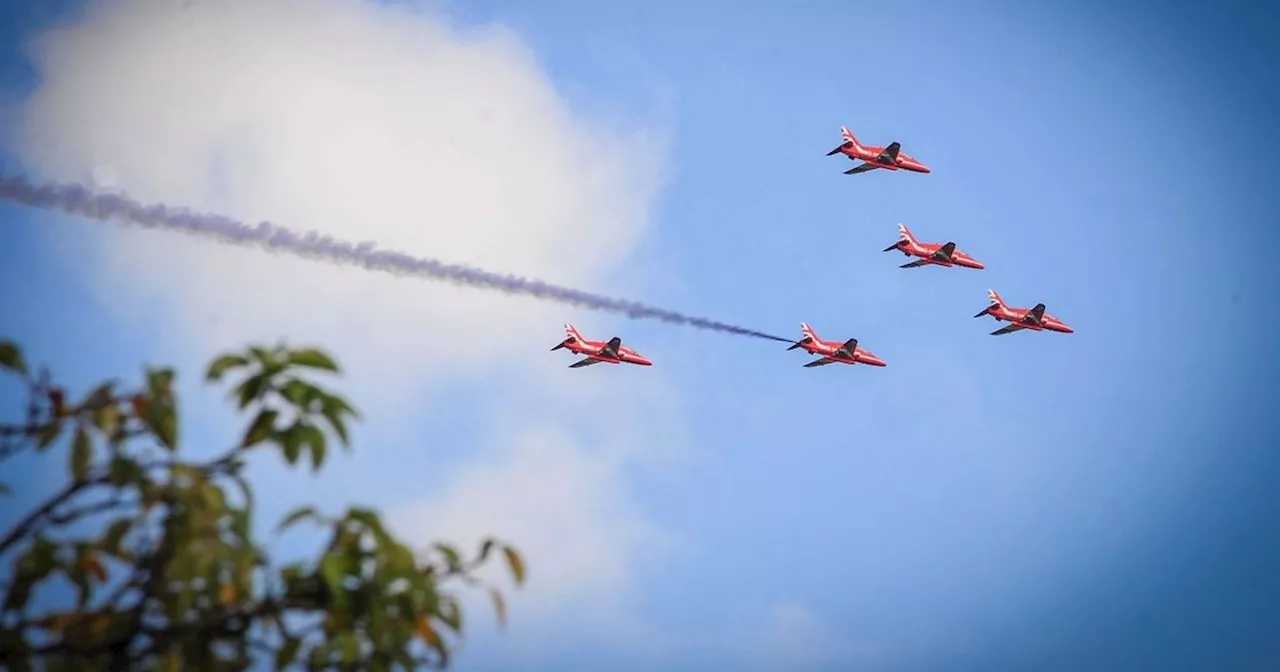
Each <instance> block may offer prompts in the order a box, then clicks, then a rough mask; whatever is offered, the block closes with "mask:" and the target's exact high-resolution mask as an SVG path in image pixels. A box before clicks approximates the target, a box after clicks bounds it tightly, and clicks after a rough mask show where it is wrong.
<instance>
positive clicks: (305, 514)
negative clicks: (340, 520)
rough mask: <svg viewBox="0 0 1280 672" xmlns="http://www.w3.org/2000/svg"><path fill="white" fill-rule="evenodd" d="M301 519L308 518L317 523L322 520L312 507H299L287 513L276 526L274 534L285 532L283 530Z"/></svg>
mask: <svg viewBox="0 0 1280 672" xmlns="http://www.w3.org/2000/svg"><path fill="white" fill-rule="evenodd" d="M303 518H310V519H312V520H314V521H317V522H321V521H323V520H324V519H323V518H321V517H320V514H318V513H316V509H315V507H314V506H300V507H298V508H296V509H294V510H293V511H291V512H289V515H287V516H285V517H284V519H283V520H281V521H280V524H279V525H276V532H283V531H285V529H287V528H289V527H290V526H291V525H293V524H294V523H297V522H298V521H300V520H302V519H303Z"/></svg>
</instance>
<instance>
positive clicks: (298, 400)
mask: <svg viewBox="0 0 1280 672" xmlns="http://www.w3.org/2000/svg"><path fill="white" fill-rule="evenodd" d="M280 394H282V395H284V398H285V399H288V400H289V403H291V404H293V405H294V406H298V407H299V408H302V407H305V406H306V402H307V400H308V399H310V398H312V397H314V396H315V395H316V388H315V387H314V386H311V385H308V384H306V383H304V382H302V381H301V380H298V379H297V378H290V379H289V380H288V381H286V382H285V384H284V385H281V386H280Z"/></svg>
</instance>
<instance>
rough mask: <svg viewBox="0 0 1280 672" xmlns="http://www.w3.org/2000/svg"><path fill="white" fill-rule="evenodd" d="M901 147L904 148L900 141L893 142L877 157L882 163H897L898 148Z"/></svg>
mask: <svg viewBox="0 0 1280 672" xmlns="http://www.w3.org/2000/svg"><path fill="white" fill-rule="evenodd" d="M900 149H902V145H901V144H900V143H897V142H891V143H889V146H888V147H885V148H884V151H883V152H880V156H877V157H876V161H879V162H881V163H897V162H898V150H900Z"/></svg>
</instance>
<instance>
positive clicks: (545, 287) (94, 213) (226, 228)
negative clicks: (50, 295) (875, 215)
mask: <svg viewBox="0 0 1280 672" xmlns="http://www.w3.org/2000/svg"><path fill="white" fill-rule="evenodd" d="M0 198H3V199H5V200H7V201H13V202H15V203H21V204H23V205H29V206H34V207H38V208H45V209H56V210H61V211H63V212H67V213H70V214H73V215H80V216H82V217H88V218H90V219H97V220H103V221H106V220H115V221H120V222H123V223H127V224H136V225H138V226H145V227H148V228H156V227H160V228H165V229H171V230H174V231H181V232H184V233H191V234H196V235H202V236H205V237H207V238H213V239H216V240H219V241H221V242H224V243H235V244H240V245H258V246H262V247H265V248H266V249H267V250H271V251H284V252H291V253H293V254H296V255H298V256H301V257H306V258H309V259H316V260H320V261H328V262H331V263H335V264H355V265H357V266H363V267H365V268H368V269H371V270H375V271H384V272H387V273H393V274H397V275H415V276H418V277H423V278H433V279H437V280H446V281H449V282H453V283H455V284H459V285H465V286H469V287H480V288H484V289H496V290H499V291H502V292H506V293H508V294H525V295H528V296H535V297H538V298H540V299H546V300H550V301H559V302H560V303H567V304H570V305H575V306H582V307H585V308H591V309H594V310H603V311H609V312H613V313H621V314H624V315H626V316H628V317H631V318H633V319H635V318H651V319H658V320H662V321H664V322H671V323H674V324H686V325H689V326H692V327H697V328H699V329H710V330H713V331H722V332H726V333H730V334H739V335H742V336H754V337H755V338H765V339H769V340H773V341H781V342H783V343H790V342H792V341H793V340H794V339H790V338H782V337H780V336H773V335H770V334H766V333H764V332H760V331H755V330H752V329H747V328H745V327H738V326H734V325H732V324H725V323H723V322H716V321H715V320H708V319H704V318H701V317H690V316H688V315H683V314H681V313H677V312H675V311H671V310H664V309H662V308H655V307H653V306H646V305H645V304H643V303H638V302H636V301H627V300H623V299H613V298H609V297H606V296H600V295H598V294H590V293H588V292H583V291H579V290H576V289H571V288H569V287H560V286H557V285H552V284H548V283H545V282H543V281H541V280H530V279H528V278H521V277H518V276H514V275H502V274H499V273H491V272H489V271H485V270H481V269H478V268H472V267H469V266H461V265H457V264H446V263H444V262H442V261H438V260H435V259H424V258H422V257H414V256H411V255H408V254H405V253H403V252H395V251H391V250H375V249H374V243H372V242H363V243H355V244H353V243H349V242H346V241H342V240H335V239H334V238H331V237H329V236H325V235H320V234H318V233H316V232H314V231H310V232H307V233H304V234H298V233H295V232H294V231H291V230H289V229H286V228H284V227H282V226H277V225H275V224H272V223H270V222H259V223H258V224H256V225H253V226H250V225H248V224H245V223H244V222H239V221H236V220H234V219H231V218H229V217H223V216H222V215H209V214H199V213H193V212H189V211H188V210H186V209H184V208H170V207H168V206H166V205H163V204H153V205H143V204H142V203H139V202H137V201H135V200H133V199H131V198H128V197H126V196H119V195H115V194H98V193H94V192H93V191H91V190H90V189H88V188H87V187H84V186H82V185H79V184H56V183H49V184H42V185H35V184H32V183H31V182H28V181H27V180H26V179H24V178H22V177H18V176H12V177H10V176H4V175H0Z"/></svg>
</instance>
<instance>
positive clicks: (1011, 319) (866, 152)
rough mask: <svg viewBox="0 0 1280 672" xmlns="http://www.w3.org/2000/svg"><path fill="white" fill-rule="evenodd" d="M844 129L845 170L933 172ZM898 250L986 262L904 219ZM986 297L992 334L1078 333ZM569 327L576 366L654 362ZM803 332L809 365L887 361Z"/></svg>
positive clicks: (933, 258)
mask: <svg viewBox="0 0 1280 672" xmlns="http://www.w3.org/2000/svg"><path fill="white" fill-rule="evenodd" d="M840 135H841V137H842V138H844V141H843V142H841V143H840V145H839V146H838V147H836V148H835V149H833V150H831V151H829V152H827V156H833V155H835V154H844V155H845V156H846V157H848V158H849V160H850V161H862V163H861V164H859V165H857V166H854V167H853V168H850V169H849V170H846V171H844V174H845V175H857V174H858V173H865V172H868V171H872V170H876V169H877V168H879V169H883V170H908V171H911V172H915V173H929V172H932V171H931V170H930V169H929V167H928V166H926V165H924V164H923V163H921V162H920V161H918V160H917V159H915V158H914V157H912V156H910V155H909V154H904V153H903V152H902V144H901V143H899V142H897V141H894V142H891V143H889V144H888V145H887V146H884V147H877V146H874V145H864V144H862V143H861V142H858V138H856V137H855V136H854V135H853V133H852V132H850V131H849V129H848V128H846V127H844V126H841V127H840ZM894 250H897V251H899V252H901V253H902V254H904V255H906V256H908V257H915V259H914V260H913V261H909V262H907V263H905V264H902V265H901V266H899V268H918V267H920V266H943V267H947V268H950V267H952V266H962V267H964V268H970V269H975V270H982V269H985V268H986V266H985V265H984V264H983V263H982V262H980V261H978V260H977V259H974V258H973V257H972V256H970V255H969V254H967V253H966V252H964V251H962V250H960V249H959V248H957V247H956V244H955V242H954V241H950V240H949V241H947V242H945V243H925V242H921V241H920V240H919V239H917V238H916V237H915V234H913V233H911V230H910V229H908V228H907V227H906V225H905V224H898V241H897V242H896V243H894V244H893V245H890V246H889V247H886V248H884V251H885V252H893V251H894ZM987 299H988V302H987V307H986V308H983V309H982V311H981V312H979V313H978V314H977V315H974V317H975V318H978V317H982V316H984V315H990V316H991V317H993V318H995V319H996V321H997V322H1008V323H1009V324H1007V325H1005V326H1003V327H1001V328H999V329H997V330H995V331H993V332H991V335H992V336H1003V335H1005V334H1011V333H1013V332H1015V331H1023V330H1029V331H1056V332H1059V333H1064V334H1071V333H1075V330H1074V329H1072V328H1071V327H1069V326H1067V324H1066V323H1064V322H1063V321H1062V320H1060V319H1058V318H1056V317H1054V316H1053V315H1050V314H1049V313H1047V312H1045V305H1044V304H1043V303H1037V304H1036V305H1035V306H1034V307H1032V308H1014V307H1011V306H1009V305H1008V304H1006V303H1005V302H1004V299H1002V298H1000V295H999V294H997V293H996V291H995V290H994V289H988V290H987ZM564 330H565V335H566V338H565V339H564V341H562V342H561V343H560V344H559V345H557V346H555V347H554V348H551V349H552V350H553V351H554V350H559V349H561V348H565V349H567V350H570V351H572V352H574V353H577V354H579V355H585V359H581V360H579V361H577V362H574V363H573V364H570V365H569V368H572V369H576V368H580V367H583V366H591V365H592V364H599V363H601V362H604V363H608V364H622V363H626V364H638V365H640V366H652V365H653V362H651V361H649V360H648V359H645V358H644V357H642V356H640V354H639V353H637V352H636V351H635V350H632V349H630V348H627V347H624V346H623V345H622V339H621V338H618V337H617V336H614V337H613V338H611V339H610V340H608V341H588V340H586V339H584V338H583V337H582V334H580V333H578V330H577V329H575V328H574V326H573V325H572V324H566V325H565V326H564ZM800 335H801V337H800V340H798V341H796V342H795V343H794V344H792V346H791V347H789V348H787V350H795V349H797V348H799V349H802V350H804V351H805V352H808V353H809V354H811V355H818V356H819V358H818V359H815V360H813V361H811V362H809V363H808V364H805V365H804V366H805V368H811V367H817V366H826V365H827V364H836V363H840V364H851V365H852V364H865V365H869V366H887V365H886V364H885V362H884V360H882V359H880V358H879V357H877V356H875V355H874V354H872V353H871V352H870V351H868V350H866V349H864V348H862V347H861V346H859V345H858V339H856V338H850V339H848V340H847V341H844V342H841V341H824V340H822V339H820V338H818V335H817V334H816V333H815V332H814V331H813V328H812V327H810V326H809V325H808V323H806V322H801V323H800Z"/></svg>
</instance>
